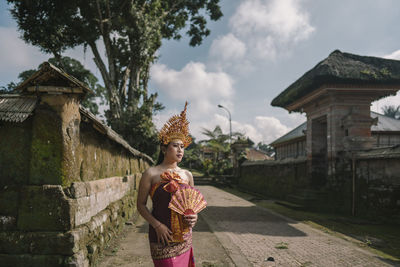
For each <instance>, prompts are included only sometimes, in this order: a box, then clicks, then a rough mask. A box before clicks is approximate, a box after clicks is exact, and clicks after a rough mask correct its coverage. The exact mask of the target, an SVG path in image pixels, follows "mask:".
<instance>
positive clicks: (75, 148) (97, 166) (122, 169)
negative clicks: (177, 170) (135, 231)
mask: <svg viewBox="0 0 400 267" xmlns="http://www.w3.org/2000/svg"><path fill="white" fill-rule="evenodd" d="M17 90H18V92H19V93H18V94H11V95H0V166H1V167H0V263H1V264H0V265H1V266H89V265H94V264H95V263H96V259H97V257H98V255H99V253H101V252H102V250H103V248H104V247H105V245H106V244H107V243H108V242H109V241H110V240H111V239H112V238H113V237H114V236H115V235H116V234H117V233H118V232H119V231H120V230H121V229H122V227H123V225H124V223H125V222H126V221H127V220H128V219H129V218H132V216H133V215H134V213H135V211H136V210H135V209H136V192H137V191H136V189H137V186H138V183H139V181H140V177H141V173H142V172H143V171H144V170H145V169H146V168H147V167H148V166H149V165H150V164H152V163H153V162H152V159H151V158H150V157H149V156H147V155H145V154H143V153H141V152H139V151H137V150H135V149H134V148H132V147H130V146H129V145H128V144H127V142H126V141H124V140H123V139H122V138H121V137H120V136H119V135H118V134H116V133H115V132H114V131H113V130H112V129H111V128H109V127H107V126H106V125H105V124H103V123H102V122H101V121H100V120H99V119H97V118H96V117H95V116H94V115H93V114H91V113H90V112H89V111H87V110H85V109H84V108H82V107H81V106H80V100H81V99H82V98H83V97H84V96H85V94H86V93H88V92H90V89H89V88H87V87H86V86H85V85H84V84H82V83H81V82H80V81H78V80H76V79H75V78H74V77H71V76H70V75H68V74H66V73H65V72H63V71H62V70H60V69H58V68H56V67H54V66H52V65H51V64H49V63H47V62H45V63H44V64H42V68H41V69H40V70H39V71H38V72H36V73H35V74H34V75H33V76H31V77H30V78H29V79H28V80H26V81H25V82H23V83H22V84H21V85H20V86H18V88H17Z"/></svg>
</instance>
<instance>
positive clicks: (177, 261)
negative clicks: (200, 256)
mask: <svg viewBox="0 0 400 267" xmlns="http://www.w3.org/2000/svg"><path fill="white" fill-rule="evenodd" d="M153 262H154V266H155V267H194V257H193V249H192V248H191V249H189V250H188V251H186V252H185V253H183V254H181V255H179V256H176V257H172V258H167V259H162V260H153Z"/></svg>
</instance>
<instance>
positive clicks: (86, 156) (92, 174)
mask: <svg viewBox="0 0 400 267" xmlns="http://www.w3.org/2000/svg"><path fill="white" fill-rule="evenodd" d="M80 140H81V149H80V151H81V153H82V155H81V163H80V165H81V167H80V179H81V180H82V181H92V180H97V179H102V178H106V177H112V176H124V175H126V174H132V173H137V172H141V168H140V167H139V166H140V163H139V161H140V160H141V159H139V158H136V157H134V156H133V155H132V154H130V152H128V151H127V150H126V149H125V148H123V147H122V146H121V145H119V144H117V143H115V142H114V141H112V140H110V139H108V138H107V137H106V136H104V135H102V134H100V133H99V132H98V131H96V130H94V129H93V127H92V126H91V125H90V124H88V123H82V124H81V128H80ZM143 164H144V163H143Z"/></svg>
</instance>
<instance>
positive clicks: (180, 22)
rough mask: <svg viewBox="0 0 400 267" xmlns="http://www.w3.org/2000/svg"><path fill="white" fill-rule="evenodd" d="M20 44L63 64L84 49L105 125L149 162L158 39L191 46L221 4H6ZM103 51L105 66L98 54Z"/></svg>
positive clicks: (153, 0) (204, 0)
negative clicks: (101, 87)
mask: <svg viewBox="0 0 400 267" xmlns="http://www.w3.org/2000/svg"><path fill="white" fill-rule="evenodd" d="M7 2H8V3H9V4H11V13H12V15H13V17H14V18H15V20H16V21H17V23H18V27H19V30H20V31H21V33H22V38H23V39H24V40H25V41H26V42H28V43H30V44H32V45H35V46H38V47H40V49H41V50H42V51H43V52H45V53H51V54H53V55H54V57H55V58H56V59H60V58H61V55H62V53H63V52H64V51H65V50H66V49H68V48H73V47H76V46H79V45H83V46H84V47H85V48H87V47H89V48H90V49H91V51H92V52H93V55H94V61H95V63H96V66H97V68H98V69H99V71H100V73H101V76H102V78H103V81H104V84H105V87H106V89H107V98H108V101H109V110H108V111H107V112H106V117H107V120H108V122H109V124H110V125H111V126H112V127H113V128H114V129H115V130H117V131H118V132H119V133H121V134H122V135H123V136H124V138H125V139H127V141H128V142H129V143H130V144H131V145H133V146H135V147H137V148H138V149H140V150H142V151H143V152H146V153H149V154H153V153H154V152H155V147H156V146H150V145H149V144H152V143H153V144H155V143H156V135H155V131H154V125H153V123H152V114H153V112H155V111H157V110H160V109H162V105H161V104H160V103H157V102H156V97H157V94H149V92H148V80H149V70H150V66H151V64H152V63H153V62H154V61H155V60H156V58H157V54H156V52H157V51H158V49H159V48H160V47H161V43H162V40H163V39H171V38H174V39H180V38H181V37H182V36H181V30H182V29H186V30H187V31H186V33H187V35H188V36H189V37H190V45H191V46H196V45H199V44H201V42H202V40H203V38H204V37H206V36H207V35H208V34H209V33H210V31H209V29H208V28H207V20H206V17H207V16H208V17H209V18H210V19H211V20H218V19H219V18H220V17H221V16H222V13H221V10H220V6H219V0H195V1H194V0H68V1H65V0H54V1H46V0H22V1H21V0H7ZM102 46H103V47H104V50H105V53H104V54H105V58H103V57H102V52H101V49H100V47H102Z"/></svg>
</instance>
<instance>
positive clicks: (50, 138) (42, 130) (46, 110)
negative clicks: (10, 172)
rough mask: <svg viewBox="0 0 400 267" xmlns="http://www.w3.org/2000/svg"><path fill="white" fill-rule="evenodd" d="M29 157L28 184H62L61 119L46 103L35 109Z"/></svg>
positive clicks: (63, 176)
mask: <svg viewBox="0 0 400 267" xmlns="http://www.w3.org/2000/svg"><path fill="white" fill-rule="evenodd" d="M31 158H32V160H31V162H30V163H31V164H30V165H31V169H30V177H29V183H30V184H35V185H42V184H59V185H61V184H62V181H63V179H65V171H64V170H63V168H62V160H63V142H62V135H61V119H60V117H59V116H58V115H57V114H56V113H55V112H54V110H53V109H52V108H51V107H49V106H47V105H40V108H39V107H38V108H37V109H36V111H35V116H34V118H33V128H32V145H31Z"/></svg>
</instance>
